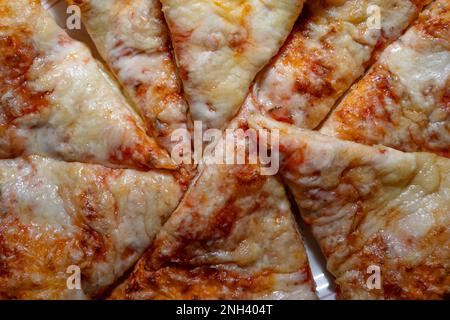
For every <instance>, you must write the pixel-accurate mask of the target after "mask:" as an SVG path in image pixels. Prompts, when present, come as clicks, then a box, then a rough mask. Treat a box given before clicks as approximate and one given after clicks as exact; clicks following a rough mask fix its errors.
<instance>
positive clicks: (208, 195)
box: [111, 119, 316, 300]
mask: <svg viewBox="0 0 450 320" xmlns="http://www.w3.org/2000/svg"><path fill="white" fill-rule="evenodd" d="M240 120H241V119H235V121H233V123H232V124H231V125H230V127H229V129H230V130H227V132H228V133H227V135H226V137H223V138H222V139H221V140H220V141H219V142H218V143H217V145H216V147H215V149H214V152H211V153H208V154H206V155H205V157H204V158H203V160H204V163H203V164H202V165H201V168H200V173H199V175H198V176H197V178H196V179H195V180H194V181H193V182H192V185H191V186H190V188H189V190H188V191H187V193H186V196H185V197H184V198H183V200H182V202H181V204H180V206H179V207H178V208H177V209H176V210H175V212H174V213H173V214H172V215H171V217H170V219H169V220H168V222H167V223H166V224H165V225H164V227H163V229H162V230H161V232H160V233H159V234H158V236H157V237H156V239H155V241H154V243H153V244H152V246H151V247H150V249H149V250H148V251H147V252H146V254H145V255H144V256H143V258H141V260H140V261H139V262H138V264H137V266H136V267H135V269H134V271H133V273H132V274H131V275H130V277H129V278H128V279H127V280H126V281H125V282H124V283H122V284H121V285H120V286H119V287H118V288H116V289H115V290H114V291H113V293H112V295H111V298H113V299H177V300H180V299H208V300H209V299H239V300H242V299H315V298H316V296H315V293H314V287H313V280H312V277H311V273H310V269H309V264H308V258H307V255H306V252H305V249H304V247H303V242H302V237H301V235H300V233H299V230H298V229H297V225H296V221H295V218H294V216H293V214H292V212H291V207H290V202H289V200H288V198H287V195H286V192H285V189H284V186H283V184H282V182H281V181H280V179H279V178H278V177H275V176H273V175H268V174H267V171H264V170H262V165H261V164H259V163H258V159H254V160H250V158H252V152H251V151H250V150H251V149H250V148H247V147H248V146H246V145H250V144H251V143H255V142H256V141H255V140H254V138H256V136H253V137H252V136H248V137H247V138H248V139H247V138H244V137H243V136H242V135H240V134H239V132H242V131H241V130H244V128H245V121H240ZM241 124H242V125H243V126H244V127H241ZM230 137H232V138H231V139H230ZM242 146H244V148H245V149H243V150H245V151H244V152H245V153H246V156H245V157H247V159H246V160H245V164H233V163H232V162H230V163H228V164H219V163H220V159H223V160H224V159H225V158H220V157H226V156H229V155H230V153H231V151H233V152H236V154H237V152H239V151H238V150H239V149H240V148H241V147H242ZM218 155H220V157H218ZM245 157H243V158H245ZM213 158H214V159H213ZM224 163H225V161H224Z"/></svg>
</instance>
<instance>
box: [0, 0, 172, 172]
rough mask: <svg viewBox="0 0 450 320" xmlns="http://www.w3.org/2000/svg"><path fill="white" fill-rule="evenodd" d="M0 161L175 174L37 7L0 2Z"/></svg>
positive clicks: (74, 45)
mask: <svg viewBox="0 0 450 320" xmlns="http://www.w3.org/2000/svg"><path fill="white" fill-rule="evenodd" d="M0 15H1V19H0V48H1V50H0V97H1V100H0V101H1V109H0V158H3V159H4V158H11V157H17V156H21V155H33V154H38V155H41V156H51V157H53V158H57V159H60V160H66V161H81V162H89V163H96V164H103V165H106V166H113V167H128V166H131V167H134V168H138V169H142V168H155V167H158V168H173V167H174V164H173V163H172V160H171V159H170V157H169V156H168V154H167V152H165V151H164V150H163V149H161V148H160V147H159V146H158V144H157V143H156V141H155V140H154V139H153V138H152V137H149V136H147V135H146V134H145V130H144V126H143V122H142V120H141V119H140V118H139V117H138V116H137V114H136V113H135V112H134V111H133V109H132V107H131V106H130V105H129V104H128V103H127V102H126V100H125V98H124V97H123V96H122V95H121V93H120V90H119V89H118V88H117V87H116V85H115V84H114V83H113V81H112V79H111V78H110V76H109V75H108V74H107V73H106V72H105V71H104V70H102V68H101V67H100V64H99V63H98V62H97V61H96V60H94V58H93V57H92V55H91V52H90V51H89V50H88V48H87V47H86V46H85V45H84V44H82V43H80V42H77V41H75V40H73V39H71V38H70V37H69V36H68V35H67V34H66V32H65V31H63V30H62V29H61V28H60V27H58V25H57V24H56V23H55V22H54V21H53V19H52V18H51V17H50V16H49V14H48V13H47V12H46V11H44V9H43V8H42V7H41V5H40V3H39V2H38V1H31V0H30V1H26V0H19V1H13V2H11V1H6V0H3V1H0Z"/></svg>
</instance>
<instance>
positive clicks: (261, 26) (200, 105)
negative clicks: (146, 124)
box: [161, 0, 304, 129]
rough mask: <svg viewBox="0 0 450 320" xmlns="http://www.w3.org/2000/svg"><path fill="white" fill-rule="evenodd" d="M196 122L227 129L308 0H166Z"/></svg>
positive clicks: (174, 43)
mask: <svg viewBox="0 0 450 320" xmlns="http://www.w3.org/2000/svg"><path fill="white" fill-rule="evenodd" d="M161 2H162V4H163V11H164V14H165V17H166V20H167V23H168V26H169V30H170V33H171V36H172V43H173V46H174V49H175V54H176V56H177V61H178V65H179V68H180V76H181V79H182V81H183V84H184V90H185V92H186V96H187V99H188V102H189V107H190V113H191V115H192V118H193V120H196V121H202V122H203V125H204V126H205V127H206V128H218V129H223V128H224V127H226V125H227V123H228V121H230V120H231V118H232V117H233V116H234V115H235V114H236V113H237V112H238V110H239V108H240V107H241V105H242V103H243V101H244V99H245V97H246V95H247V93H248V90H249V87H250V85H251V83H252V81H253V80H254V77H255V76H256V74H257V73H258V72H259V71H260V70H261V69H262V68H263V66H264V65H265V64H266V63H268V62H269V60H270V59H271V58H272V57H273V56H274V55H275V54H276V53H277V51H278V50H279V48H280V47H281V46H282V44H283V42H284V41H285V39H286V37H287V36H288V34H289V32H290V31H291V29H292V26H293V25H294V23H295V20H296V19H297V17H298V15H299V14H300V11H301V9H302V6H303V2H304V0H285V1H279V0H269V1H255V0H244V1H241V0H239V1H236V0H220V1H213V0H188V1H186V0H162V1H161Z"/></svg>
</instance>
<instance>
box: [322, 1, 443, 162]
mask: <svg viewBox="0 0 450 320" xmlns="http://www.w3.org/2000/svg"><path fill="white" fill-rule="evenodd" d="M449 26H450V2H449V1H448V0H438V1H435V2H434V3H433V4H431V5H430V7H429V8H428V9H427V10H425V11H424V12H423V13H422V14H421V15H420V18H419V19H418V21H417V22H415V23H414V25H413V26H412V27H411V29H410V30H408V32H406V34H405V35H403V36H402V37H401V38H400V39H399V40H398V41H397V42H395V43H394V44H392V45H391V46H390V47H388V48H387V49H386V51H385V52H384V53H383V54H382V56H381V59H380V61H379V62H378V63H377V64H376V65H375V66H374V67H373V68H372V69H371V70H370V71H369V73H368V74H367V75H366V76H365V77H364V78H363V79H362V80H361V81H360V82H358V83H357V84H356V85H355V86H354V87H353V88H352V89H351V91H350V93H349V94H348V95H347V96H346V97H345V98H344V100H343V101H342V102H341V103H340V104H339V106H338V107H337V108H336V110H335V111H334V112H333V113H332V115H331V116H330V118H329V119H328V120H327V121H326V122H325V124H324V126H323V128H322V129H321V131H322V132H323V133H324V134H327V135H333V136H336V137H339V138H340V139H345V140H352V141H356V142H360V143H363V144H369V145H375V144H382V145H385V146H388V147H392V148H395V149H399V150H402V151H430V152H435V153H437V154H440V155H443V156H446V157H450V29H449Z"/></svg>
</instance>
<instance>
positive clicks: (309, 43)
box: [252, 0, 427, 129]
mask: <svg viewBox="0 0 450 320" xmlns="http://www.w3.org/2000/svg"><path fill="white" fill-rule="evenodd" d="M425 2H427V1H404V0H395V1H392V0H377V1H373V0H370V1H369V0H367V1H359V0H349V1H310V2H308V3H307V10H305V11H306V14H305V15H304V16H303V17H301V18H300V19H299V20H298V23H297V25H296V27H295V28H294V31H293V33H292V35H291V37H290V38H289V39H288V41H287V42H286V44H285V45H284V47H283V48H282V49H281V51H280V53H279V54H278V56H277V57H276V58H275V59H274V61H273V63H272V64H271V65H269V66H268V67H267V68H266V69H265V70H264V72H262V73H261V74H260V75H259V76H258V78H257V81H256V83H255V85H254V88H253V90H252V95H253V96H254V100H255V101H254V102H255V103H256V104H257V106H258V107H259V108H260V109H261V111H263V112H264V113H265V114H267V115H268V116H270V117H272V118H274V119H275V120H279V121H283V122H287V123H290V124H293V125H295V126H297V127H302V128H308V129H313V128H316V127H317V126H318V125H319V124H320V123H321V122H322V120H323V119H324V118H325V117H326V115H327V114H328V112H329V111H330V110H331V108H332V107H333V105H334V104H335V102H336V101H337V100H338V99H339V97H340V96H342V94H343V93H344V92H345V91H347V89H348V88H349V87H350V85H351V84H352V83H353V82H354V81H355V80H357V79H358V78H359V77H360V76H362V75H363V74H364V72H365V69H366V68H367V66H368V65H369V64H370V63H371V61H372V60H373V59H374V58H375V57H376V55H377V53H378V52H379V51H380V49H381V48H383V47H384V46H385V45H386V43H389V42H391V41H393V40H395V39H396V38H397V37H398V36H399V35H400V34H401V33H402V31H403V30H404V29H405V28H406V27H407V26H408V25H409V23H410V22H411V21H412V20H413V19H414V18H415V17H416V16H417V14H418V12H419V11H420V9H421V8H422V6H423V5H424V3H425ZM374 6H376V7H378V8H379V9H380V12H381V20H380V29H377V28H374V27H372V21H374V18H375V15H373V14H374V12H372V11H370V8H373V7H374Z"/></svg>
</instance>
